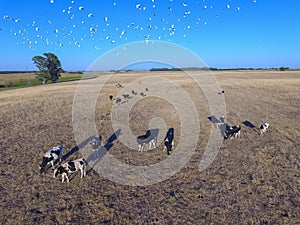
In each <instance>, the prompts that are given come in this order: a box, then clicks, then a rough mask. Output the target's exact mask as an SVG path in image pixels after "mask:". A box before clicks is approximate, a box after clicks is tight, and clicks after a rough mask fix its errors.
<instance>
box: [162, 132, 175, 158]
mask: <svg viewBox="0 0 300 225" xmlns="http://www.w3.org/2000/svg"><path fill="white" fill-rule="evenodd" d="M172 147H174V128H170V129H169V130H168V132H167V134H166V137H165V139H164V151H165V150H167V153H168V155H170V154H171V152H172Z"/></svg>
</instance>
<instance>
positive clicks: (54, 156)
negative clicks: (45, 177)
mask: <svg viewBox="0 0 300 225" xmlns="http://www.w3.org/2000/svg"><path fill="white" fill-rule="evenodd" d="M62 149H63V147H62V146H61V145H58V146H55V147H53V148H52V149H51V150H50V151H48V152H46V153H45V154H44V156H43V161H42V164H41V165H40V173H42V172H46V170H47V166H48V164H49V163H51V166H52V168H53V166H54V163H55V162H56V161H57V160H59V163H61V161H62Z"/></svg>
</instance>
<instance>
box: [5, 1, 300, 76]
mask: <svg viewBox="0 0 300 225" xmlns="http://www.w3.org/2000/svg"><path fill="white" fill-rule="evenodd" d="M1 4H2V6H1V14H0V16H1V17H0V40H1V45H0V50H1V53H2V54H1V56H0V70H36V67H35V66H34V65H33V63H32V57H33V56H35V55H42V54H43V53H45V52H53V53H54V54H56V55H57V56H58V57H59V59H60V60H61V62H62V66H63V68H64V69H65V70H69V71H76V70H85V69H86V68H87V67H89V65H91V63H93V62H94V61H95V60H96V59H97V58H98V57H99V56H101V55H103V54H105V53H106V52H107V51H110V50H112V49H114V48H117V47H118V46H120V45H126V44H127V43H132V42H135V41H146V40H156V41H159V40H160V41H167V42H171V43H175V44H178V45H180V46H182V47H184V48H187V49H189V50H191V51H193V52H194V53H195V54H197V55H198V56H199V57H201V58H202V59H203V61H204V62H205V63H206V64H207V65H208V66H209V67H217V68H239V67H252V68H271V67H281V66H288V67H291V68H300V42H299V37H300V22H299V21H300V14H299V11H300V1H299V0H198V1H196V0H194V1H187V0H186V1H182V0H140V1H137V0H105V1H104V0H103V1H100V0H22V1H20V0H3V1H1ZM113 63H114V62H111V64H112V65H113ZM186 66H189V65H186Z"/></svg>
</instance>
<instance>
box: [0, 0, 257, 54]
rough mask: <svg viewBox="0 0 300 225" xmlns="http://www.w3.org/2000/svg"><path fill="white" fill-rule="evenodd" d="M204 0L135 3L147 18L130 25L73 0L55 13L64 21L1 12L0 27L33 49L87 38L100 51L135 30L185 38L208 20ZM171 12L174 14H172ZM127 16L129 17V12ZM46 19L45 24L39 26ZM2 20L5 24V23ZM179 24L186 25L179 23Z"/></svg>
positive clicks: (77, 42)
mask: <svg viewBox="0 0 300 225" xmlns="http://www.w3.org/2000/svg"><path fill="white" fill-rule="evenodd" d="M252 1H253V2H255V1H256V0H252ZM173 2H174V3H173ZM175 2H176V5H175ZM206 2H209V1H205V0H202V1H196V2H190V1H180V4H181V5H180V4H179V3H178V1H174V0H169V4H168V5H169V6H168V7H164V8H161V6H160V4H159V2H158V1H157V2H156V0H149V2H147V3H146V2H143V3H139V2H137V3H134V4H133V5H132V7H131V8H132V10H138V12H135V16H139V15H140V13H143V16H142V17H141V18H146V19H145V20H146V21H145V20H143V19H139V18H140V17H133V18H132V21H131V23H129V24H114V22H113V20H112V21H111V20H110V18H111V17H115V16H116V14H115V13H114V12H99V11H98V10H97V9H93V11H94V12H91V11H92V10H91V8H89V7H85V6H84V5H81V4H80V3H81V2H80V0H78V3H77V1H74V0H72V1H70V2H69V4H68V5H69V6H67V7H66V8H64V9H62V10H61V9H60V10H61V11H60V12H58V13H63V14H64V16H65V18H66V20H65V21H64V22H63V23H61V22H62V21H59V23H58V22H57V21H56V20H55V19H56V18H47V17H46V16H45V20H46V21H36V20H32V21H31V22H30V23H27V24H26V23H25V24H24V23H23V21H22V18H18V17H15V16H16V15H3V20H4V21H2V22H3V23H0V24H1V25H0V26H2V27H0V32H4V31H8V32H9V33H10V34H11V35H13V36H16V37H18V38H19V39H17V41H16V44H17V45H28V46H29V48H32V49H34V47H35V46H37V45H40V44H42V45H47V46H54V47H55V48H56V50H57V49H58V48H60V47H63V46H64V45H71V46H76V47H81V45H82V44H83V43H84V42H85V41H86V40H89V41H92V43H93V47H94V48H95V49H96V50H99V49H101V45H103V44H105V45H107V43H111V44H115V43H116V42H117V41H119V40H123V41H124V40H125V41H133V40H128V39H129V38H132V36H133V35H127V34H128V33H135V34H136V35H135V37H138V36H140V37H139V40H141V39H145V40H149V39H152V40H155V39H158V40H168V41H172V37H173V36H174V35H175V34H177V33H179V34H180V35H182V36H183V37H186V36H187V34H188V33H189V31H190V30H195V31H197V30H198V29H199V27H200V25H201V24H202V25H203V24H206V23H207V22H206V21H205V20H204V19H203V17H201V16H199V14H202V12H203V11H201V10H207V9H214V6H213V5H211V4H209V3H206ZM56 3H57V2H56V1H55V0H50V1H49V4H50V6H49V7H53V10H58V7H57V8H55V5H56ZM192 3H193V4H192ZM109 4H112V9H114V8H117V7H118V6H119V5H121V2H117V1H114V2H112V3H109ZM195 4H197V5H198V6H199V8H198V9H194V5H195ZM224 8H227V9H234V10H235V11H239V10H240V7H239V6H231V5H230V4H226V5H225V6H224ZM174 11H176V13H173V12H174ZM178 11H179V12H180V13H178ZM133 12H134V11H133ZM105 13H107V14H108V13H109V15H105ZM136 13H137V14H136ZM128 17H129V18H130V17H131V15H130V13H129V14H128ZM216 17H219V14H218V13H216ZM127 21H128V20H126V22H127ZM45 22H46V24H47V25H44V26H41V25H40V26H39V24H45ZM5 23H7V24H6V25H5ZM57 24H59V25H57ZM182 24H185V25H184V26H182ZM182 29H183V30H182ZM129 36H130V37H129Z"/></svg>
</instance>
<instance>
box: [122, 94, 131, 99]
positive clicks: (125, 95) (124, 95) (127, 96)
mask: <svg viewBox="0 0 300 225" xmlns="http://www.w3.org/2000/svg"><path fill="white" fill-rule="evenodd" d="M122 96H123V98H124V99H128V98H129V97H130V96H129V94H122Z"/></svg>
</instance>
